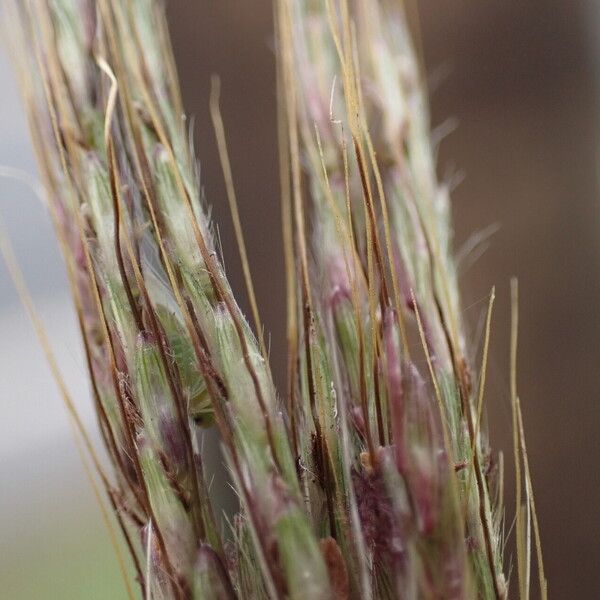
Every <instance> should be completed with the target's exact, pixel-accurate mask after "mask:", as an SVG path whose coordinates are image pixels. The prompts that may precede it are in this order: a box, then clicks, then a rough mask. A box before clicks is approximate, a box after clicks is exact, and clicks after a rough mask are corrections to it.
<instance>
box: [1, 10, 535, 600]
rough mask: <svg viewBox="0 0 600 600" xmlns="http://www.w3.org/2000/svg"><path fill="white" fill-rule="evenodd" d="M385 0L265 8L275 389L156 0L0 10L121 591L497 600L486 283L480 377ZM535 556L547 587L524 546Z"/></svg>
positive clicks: (398, 14)
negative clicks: (227, 482) (113, 525)
mask: <svg viewBox="0 0 600 600" xmlns="http://www.w3.org/2000/svg"><path fill="white" fill-rule="evenodd" d="M400 4H401V3H398V2H392V1H391V0H382V1H375V0H366V1H360V2H359V1H356V2H350V1H348V0H276V2H275V13H274V14H275V24H276V33H275V37H276V49H277V65H278V66H277V80H278V97H279V112H278V122H279V144H280V157H281V160H280V163H281V170H280V171H281V172H280V179H281V195H282V198H281V206H282V219H283V231H284V240H285V243H284V255H285V258H286V269H287V291H288V336H287V342H288V347H287V356H288V373H287V376H288V385H287V387H286V389H285V390H282V391H280V392H279V393H278V391H277V390H276V389H275V385H274V383H273V376H272V373H271V370H270V366H269V357H268V354H267V351H266V346H265V344H264V342H263V337H262V330H261V324H260V321H259V317H258V310H257V309H256V307H255V301H254V293H253V291H252V286H251V282H250V281H248V285H249V290H250V298H251V304H252V306H253V313H254V315H253V316H254V322H255V323H254V325H255V326H256V327H255V328H254V329H253V327H251V325H250V324H249V322H248V321H247V320H246V318H245V316H244V314H243V313H242V311H241V310H240V308H239V306H238V304H237V302H236V299H235V298H234V296H233V293H232V289H231V286H230V284H229V281H228V279H227V275H226V273H225V270H224V268H223V264H222V262H221V259H220V257H219V254H218V252H217V249H216V244H215V240H214V235H213V227H212V224H211V220H210V217H209V213H208V209H207V207H206V205H205V202H204V198H203V197H202V195H201V193H200V182H199V180H198V171H197V169H196V159H195V157H194V152H193V147H192V144H191V142H190V133H189V130H188V124H187V121H186V119H185V116H184V111H183V106H182V101H181V97H180V91H179V84H178V81H177V74H176V70H175V65H174V60H173V56H172V51H171V47H170V42H169V35H168V31H167V26H166V21H165V16H164V8H163V6H162V3H161V2H159V1H158V0H129V1H127V0H36V1H34V0H26V1H25V2H17V1H16V0H14V1H11V2H9V6H8V8H7V17H8V22H10V29H11V30H10V32H8V33H9V37H10V40H11V44H12V47H13V49H14V53H13V54H14V56H15V61H16V65H17V73H18V75H19V78H20V84H21V88H22V93H23V98H24V102H25V106H26V109H27V114H28V118H29V123H30V127H31V134H32V138H33V141H34V146H35V149H36V152H37V157H38V162H39V166H40V172H41V175H42V178H43V183H44V187H45V190H46V193H47V197H48V205H49V208H50V213H51V216H52V218H53V220H54V225H55V228H56V232H57V235H58V238H59V241H60V244H61V248H62V251H63V253H64V258H65V262H66V268H67V273H68V276H69V281H70V284H71V292H72V295H73V299H74V304H75V308H76V313H77V318H78V322H79V326H80V329H81V335H82V339H83V343H84V350H85V357H86V360H87V366H88V373H89V379H90V387H91V391H92V399H93V401H94V403H95V407H96V412H97V415H98V423H99V428H100V431H101V433H102V437H103V440H104V444H105V447H106V450H107V452H108V455H109V457H110V462H111V465H112V474H111V475H107V474H105V473H104V472H103V471H102V467H101V466H100V465H97V466H98V469H99V476H100V481H101V483H102V485H103V486H104V492H105V495H106V498H107V499H108V500H109V502H110V504H111V505H112V507H113V509H114V513H115V515H116V516H117V521H118V523H119V525H120V528H121V532H122V535H123V537H124V539H125V541H126V543H127V547H128V549H129V551H130V554H131V558H132V564H133V568H134V570H135V577H136V579H137V582H138V584H139V589H140V594H141V597H143V598H152V599H155V600H159V599H188V598H190V599H191V598H194V599H213V598H214V599H228V600H229V599H232V598H244V599H250V598H256V599H261V598H276V599H279V598H291V599H305V598H310V599H315V600H319V599H322V600H325V599H329V598H336V599H349V598H378V599H379V598H381V599H385V598H448V599H449V598H457V599H458V598H486V599H487V598H490V599H492V598H495V599H501V598H506V597H507V596H508V578H507V573H508V569H509V567H510V565H509V564H508V561H507V560H506V559H505V557H504V546H505V542H506V540H505V539H504V533H503V517H504V513H503V505H502V500H503V498H502V495H503V494H502V470H503V463H502V460H501V459H500V460H499V459H498V458H497V457H496V456H495V455H494V454H493V453H492V451H491V449H490V447H489V442H488V436H487V432H486V429H485V427H484V424H485V422H486V421H485V418H484V408H483V404H484V396H485V378H486V365H487V349H488V342H489V335H490V329H491V317H492V307H493V301H494V292H493V290H492V292H491V293H490V298H489V308H488V313H487V323H486V330H485V339H484V344H483V347H484V350H483V356H482V357H481V360H480V359H479V358H478V357H477V356H476V355H475V352H474V349H473V347H472V346H471V345H470V344H469V338H468V337H467V336H466V334H465V325H464V323H463V321H462V316H461V315H462V313H461V310H460V299H459V293H458V286H457V278H456V270H455V267H454V261H453V259H452V251H451V224H450V208H449V198H448V190H447V188H446V187H445V186H444V185H441V184H440V183H439V182H438V181H437V178H436V174H435V165H434V161H433V156H434V153H433V150H432V147H431V143H430V140H429V122H428V114H427V99H426V95H425V91H424V86H423V83H422V73H420V71H419V68H418V61H417V60H416V57H415V53H414V51H413V49H412V46H411V41H410V36H409V33H408V30H407V26H406V22H405V16H404V13H403V10H402V8H401V6H400ZM212 108H213V117H214V121H215V125H216V128H217V137H218V140H219V147H220V151H221V155H222V157H223V159H224V163H223V166H224V171H225V175H226V179H227V182H228V189H229V191H230V196H231V197H230V200H231V201H232V208H233V217H234V222H235V224H236V227H237V226H238V224H239V223H238V222H239V218H238V217H237V210H236V208H235V202H234V197H233V196H234V195H233V186H232V182H231V178H230V167H229V163H228V158H227V152H226V147H225V145H224V132H223V124H222V121H221V119H220V115H219V113H218V106H217V105H216V104H215V102H213V106H212ZM202 143H205V140H202ZM211 143H212V142H211ZM211 200H212V201H213V202H216V201H218V199H214V198H213V199H211ZM238 237H239V239H240V249H241V250H242V259H243V262H244V265H245V268H246V273H247V274H248V273H249V269H248V265H247V259H246V257H245V250H244V247H243V237H242V236H241V232H240V231H239V228H238ZM515 305H516V302H515ZM514 314H515V316H516V312H515V313H514ZM513 342H514V343H513V354H512V356H513V360H512V361H511V362H512V363H513V371H512V372H513V377H512V381H511V389H512V405H513V409H514V426H515V458H516V461H517V475H518V478H519V485H518V490H517V501H518V514H517V528H516V529H517V535H516V537H517V549H518V552H517V567H518V568H517V572H518V589H519V594H520V596H521V597H522V598H527V597H528V596H529V587H530V578H531V575H530V570H531V569H530V563H529V561H530V559H529V548H530V546H531V541H530V536H531V533H530V531H531V525H530V523H531V521H532V522H533V526H534V527H533V529H534V533H535V539H536V542H537V543H539V531H538V525H537V519H536V518H535V505H534V503H533V493H532V489H531V481H530V477H529V468H528V463H527V457H526V453H525V445H524V440H523V427H522V422H521V419H520V411H519V401H518V397H517V392H516V375H515V373H516V320H515V324H514V327H513ZM206 428H216V429H217V431H218V433H219V437H220V443H221V445H222V449H223V454H224V456H225V458H226V463H227V467H228V469H229V472H230V475H231V481H232V483H233V487H234V489H235V491H236V493H237V495H238V498H239V513H238V514H236V515H235V516H233V518H231V520H230V521H229V520H228V521H227V526H225V520H224V518H223V517H222V515H221V514H220V512H221V511H220V509H219V506H218V505H217V504H215V499H214V498H213V497H212V496H211V493H210V490H209V483H208V481H207V478H206V475H205V472H204V467H203V454H202V443H201V442H202V435H203V431H205V430H206ZM522 481H524V482H525V494H524V495H523V492H522ZM537 563H538V568H539V572H540V589H541V593H542V595H543V596H545V594H546V587H545V586H546V584H545V578H544V574H543V566H542V561H541V550H539V551H538V560H537Z"/></svg>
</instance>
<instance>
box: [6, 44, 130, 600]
mask: <svg viewBox="0 0 600 600" xmlns="http://www.w3.org/2000/svg"><path fill="white" fill-rule="evenodd" d="M0 90H1V93H0V132H1V133H0V170H1V169H2V168H3V167H9V168H10V169H17V170H19V171H22V172H24V173H25V174H27V176H28V177H30V178H32V180H37V172H36V168H35V160H34V156H33V151H32V149H31V144H30V140H29V136H28V131H27V124H26V119H25V116H24V114H23V111H22V108H21V103H20V99H19V96H18V94H17V90H16V85H15V81H14V79H13V74H12V72H11V65H10V64H9V61H8V60H7V56H6V54H5V53H4V52H2V53H0ZM0 215H1V217H2V220H3V221H4V224H5V225H6V228H7V230H8V233H9V237H10V239H11V241H12V244H13V246H14V248H15V252H16V254H17V258H18V262H19V264H20V266H21V268H22V270H23V272H24V274H25V277H26V279H27V282H28V284H29V287H30V289H31V292H32V295H33V298H34V301H35V303H36V305H37V307H38V310H39V312H40V314H41V316H42V319H43V321H44V323H45V324H46V326H47V328H48V333H49V336H50V339H51V340H52V341H53V344H54V349H55V352H56V354H57V358H58V362H59V364H60V366H61V368H62V370H63V374H64V378H65V380H66V381H67V383H68V385H69V389H70V390H71V393H72V395H73V398H74V399H75V401H76V402H77V405H78V407H79V409H80V412H81V414H82V416H83V419H84V422H85V423H86V424H87V425H88V427H89V428H90V430H92V431H93V432H95V431H96V429H95V420H94V416H93V413H92V410H91V402H89V394H88V388H87V382H86V377H85V368H84V364H83V361H82V356H81V348H80V343H79V337H78V333H77V328H76V323H75V319H74V314H73V309H72V304H71V300H70V298H69V296H68V287H67V281H66V276H65V273H64V269H63V265H62V260H61V257H60V253H59V250H58V247H57V243H56V241H55V238H54V234H53V230H52V226H51V222H50V218H49V216H48V214H47V212H46V210H45V208H44V206H43V205H42V203H41V201H40V199H39V198H37V197H36V195H35V194H34V192H33V191H32V190H31V189H30V188H29V187H28V186H27V185H25V184H24V183H22V182H20V181H15V180H13V179H10V178H6V177H4V176H3V177H0ZM0 415H1V416H0V590H1V591H0V597H2V598H6V599H7V600H25V599H27V600H35V599H38V598H39V599H44V600H46V599H64V600H70V599H72V600H80V599H84V598H85V599H98V600H104V599H107V598H111V599H112V598H115V599H119V598H125V597H126V595H125V592H124V588H123V585H122V583H121V580H120V578H119V573H118V570H117V563H116V561H115V558H114V552H113V550H112V547H111V546H110V543H109V538H108V535H107V533H106V529H105V528H104V526H103V523H102V519H101V516H100V512H99V510H98V507H97V504H96V500H95V498H94V495H93V493H92V491H91V487H90V485H89V483H88V481H87V480H86V476H85V473H84V471H83V468H82V465H81V461H80V458H79V456H78V454H77V451H76V447H75V444H74V442H73V437H72V433H71V430H70V427H69V423H68V420H67V418H66V411H65V409H64V406H63V404H62V400H61V398H60V396H59V394H58V392H57V388H56V385H55V383H54V381H53V379H52V377H51V375H50V371H49V369H48V367H47V364H46V360H45V357H44V354H43V353H42V351H41V349H40V346H39V344H38V341H37V339H36V337H35V334H34V332H33V329H32V327H31V325H30V323H29V321H28V319H27V317H26V315H25V313H24V310H23V308H22V307H21V305H20V302H19V300H18V298H17V295H16V293H15V291H14V289H13V286H12V283H11V281H10V278H9V276H8V272H7V270H6V268H5V266H4V264H3V262H2V261H0Z"/></svg>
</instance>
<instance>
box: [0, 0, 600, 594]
mask: <svg viewBox="0 0 600 600" xmlns="http://www.w3.org/2000/svg"><path fill="white" fill-rule="evenodd" d="M399 1H400V0H399ZM416 4H417V2H416V1H415V2H413V3H412V6H413V7H414V6H415V5H416ZM411 14H412V15H413V19H412V20H413V25H415V29H417V28H418V30H419V32H420V34H419V38H420V47H421V49H422V55H423V58H424V63H425V65H426V67H427V73H428V82H429V86H430V91H431V109H432V127H433V128H437V127H439V126H444V124H447V123H448V122H450V123H451V124H452V125H453V131H452V133H451V134H450V135H448V136H447V137H446V138H445V139H444V141H443V142H442V143H441V145H440V149H439V159H438V164H439V174H440V177H442V178H452V180H453V181H457V182H458V181H460V184H459V185H458V186H457V188H456V189H455V191H454V193H453V196H452V198H453V209H454V220H455V231H456V236H455V239H456V248H457V249H459V248H460V247H461V246H462V245H463V244H464V243H465V242H466V240H468V238H469V236H470V235H471V234H472V233H473V232H476V231H481V230H483V229H485V228H486V227H488V226H490V225H493V224H497V225H498V231H497V233H495V235H494V236H493V237H492V238H491V240H490V247H489V250H488V251H487V252H486V254H484V255H483V256H482V257H481V258H480V259H479V260H478V261H477V262H476V263H475V264H474V265H472V266H470V267H469V269H467V270H465V271H464V272H463V273H462V275H461V283H462V289H463V300H464V302H463V306H464V307H465V308H464V310H465V315H466V318H467V320H468V322H469V323H470V325H471V327H472V331H473V332H474V335H475V332H476V331H477V324H478V322H479V320H480V318H481V315H482V312H483V310H484V309H485V303H486V298H487V294H488V293H489V290H490V288H491V287H492V285H495V286H496V292H497V304H496V310H495V313H494V322H493V332H492V350H491V356H492V357H493V358H492V363H491V377H490V385H489V387H488V391H489V394H488V397H487V402H488V411H489V415H490V422H491V429H492V440H493V443H494V446H495V447H496V448H498V449H504V451H505V454H506V458H507V465H510V463H511V450H510V406H509V395H508V334H509V298H508V296H509V288H508V285H509V279H510V277H511V276H512V275H517V276H518V277H519V281H520V294H521V313H520V315H521V327H520V359H519V389H520V395H521V398H522V404H523V410H524V419H525V426H526V430H527V443H528V451H529V458H530V463H531V469H532V473H533V478H534V486H535V493H536V502H537V506H538V511H539V518H540V522H541V527H542V539H543V545H544V555H545V560H546V570H547V574H548V578H549V583H550V596H551V597H552V598H557V599H558V598H565V599H570V598H595V597H597V595H598V592H597V578H598V564H599V561H600V514H599V511H598V507H599V506H600V479H599V476H600V475H599V473H600V469H599V461H600V441H599V432H600V414H599V412H600V402H599V400H600V398H599V392H598V390H599V389H600V375H599V365H600V318H599V314H600V193H599V181H600V153H599V149H600V2H598V1H597V0H587V1H586V0H569V1H565V0H529V1H528V2H520V1H519V0H487V1H486V2H480V1H478V0H451V1H446V2H439V0H419V1H418V18H416V11H411ZM168 15H169V21H170V26H171V32H172V37H173V43H174V47H175V54H176V59H177V63H178V66H179V71H180V76H181V83H182V87H183V95H184V101H185V105H186V108H187V111H188V112H189V113H190V114H191V115H194V116H195V120H196V126H195V139H196V148H197V152H198V155H199V157H200V161H201V169H202V182H203V185H204V188H205V190H206V195H207V198H208V200H209V202H210V203H211V205H212V207H213V212H214V215H215V218H216V220H217V222H218V223H219V231H220V237H221V241H222V245H223V249H224V255H225V261H226V266H227V270H228V273H229V275H230V279H232V281H233V282H234V287H235V288H236V289H237V291H238V292H239V295H240V297H243V280H242V275H241V269H240V265H239V262H238V259H237V252H236V248H235V241H234V236H233V232H232V227H231V224H230V219H229V215H228V209H227V207H226V203H225V199H224V198H225V196H224V186H223V182H222V177H221V171H220V166H219V162H218V157H217V152H216V145H215V141H214V136H213V132H212V127H211V126H210V120H209V115H208V93H209V80H210V76H211V74H212V73H218V74H220V76H221V79H222V108H223V115H224V119H225V124H226V128H227V132H228V138H229V148H230V153H231V159H232V164H233V168H234V175H235V180H236V185H237V188H238V195H239V201H240V212H241V214H242V220H243V223H244V224H245V233H246V237H247V244H248V253H249V255H250V260H251V265H252V269H253V275H254V278H255V286H256V289H257V294H258V299H259V303H260V306H261V309H262V314H263V320H264V321H265V322H266V325H267V328H268V330H269V331H270V332H271V347H272V362H273V367H274V369H275V372H276V373H280V374H281V373H283V372H284V368H285V365H284V357H283V354H284V353H283V349H284V322H285V314H284V310H285V308H284V306H285V305H284V297H283V290H284V287H283V261H282V253H281V235H280V227H279V222H280V218H279V204H278V184H277V175H276V173H277V149H276V130H275V93H274V57H273V51H272V22H271V21H272V18H271V17H272V12H271V5H270V2H269V1H268V0H254V1H252V2H242V1H241V0H220V1H219V2H209V1H206V2H182V1H180V0H171V1H170V2H169V3H168ZM417 23H418V27H417ZM0 86H1V89H2V93H1V94H0V166H1V167H0V169H1V172H2V174H3V175H7V174H8V173H7V167H10V168H12V169H20V170H22V171H24V172H25V173H27V174H29V177H31V178H34V179H35V177H36V169H35V164H34V160H33V155H32V151H31V149H30V145H29V141H28V137H27V128H26V124H25V120H24V116H23V113H22V109H21V107H20V102H19V98H18V95H17V92H16V89H15V85H14V82H13V79H12V76H11V72H10V67H9V60H8V58H7V57H6V55H5V54H2V55H1V56H0ZM0 211H1V213H2V215H3V218H4V220H5V221H6V223H7V226H8V230H9V233H10V236H11V238H12V240H13V242H14V244H15V246H16V250H17V254H18V257H19V261H20V264H21V266H22V267H23V269H24V271H25V274H26V276H27V279H28V281H29V283H30V286H31V288H32V291H33V294H34V297H35V299H36V302H37V305H38V307H39V310H40V312H41V314H42V317H43V318H44V319H45V322H46V323H47V326H48V329H49V333H50V335H51V338H52V339H53V341H54V346H55V350H56V352H57V355H58V357H59V361H60V363H61V365H62V367H63V370H64V373H65V378H66V379H67V381H68V383H69V384H70V386H71V389H72V390H73V393H74V396H75V397H76V398H77V401H78V404H79V406H80V407H81V411H82V413H83V415H84V418H85V420H86V421H87V422H88V423H90V424H91V425H93V423H94V420H93V415H92V414H91V410H90V405H91V403H89V402H88V393H87V388H86V382H85V369H84V366H83V362H82V360H81V350H80V346H79V342H78V337H77V332H76V327H75V321H74V318H73V314H72V307H71V304H70V301H69V298H68V296H67V295H66V281H65V276H64V273H63V269H62V264H61V260H60V256H59V253H58V250H57V247H56V243H55V242H54V238H53V234H52V230H51V227H50V223H49V219H48V217H47V215H46V213H45V210H44V208H43V206H42V204H41V202H40V201H39V200H38V199H37V198H36V196H35V194H34V192H33V191H32V190H31V189H30V188H29V187H28V186H27V185H24V184H23V183H20V182H16V181H15V180H14V179H13V178H6V177H1V178H0ZM507 470H509V471H510V469H507ZM511 490H512V482H511V480H510V477H509V481H508V489H507V496H508V497H510V494H511ZM512 514H513V513H512V505H511V502H510V500H509V501H508V502H507V529H508V528H509V526H510V524H511V521H512V516H511V515H512ZM0 590H2V591H1V593H0V596H2V597H3V598H7V599H11V600H21V599H26V598H27V599H37V598H44V599H59V598H60V599H65V600H70V599H73V600H75V599H77V600H78V599H84V598H85V599H88V598H90V599H102V600H103V599H109V598H110V599H113V598H114V599H120V598H124V597H125V594H124V592H123V590H122V586H121V584H120V582H119V578H118V573H117V568H116V563H115V561H114V558H113V556H112V551H111V548H110V546H109V542H108V537H107V535H106V533H105V530H104V529H103V526H102V524H101V519H100V515H99V512H98V510H97V508H96V506H95V504H94V499H93V495H92V493H91V491H90V489H89V485H88V484H87V483H86V480H85V476H84V473H83V471H82V468H81V466H80V462H79V459H78V457H77V454H76V451H75V448H74V444H73V442H72V439H71V437H70V433H69V427H68V422H67V420H66V417H65V413H64V409H63V408H62V405H61V401H60V399H59V397H58V395H57V393H56V391H55V387H54V384H53V382H52V379H51V378H50V375H49V372H48V369H47V367H46V365H45V362H44V357H43V354H42V353H41V351H40V350H39V348H38V345H37V342H36V340H35V337H34V335H33V333H32V331H31V328H30V327H29V325H28V322H27V319H26V318H25V316H24V314H23V311H22V309H21V308H20V306H19V303H18V300H17V298H16V295H15V294H14V292H13V290H12V287H11V285H10V282H9V278H8V274H7V273H6V270H5V269H4V267H3V266H0Z"/></svg>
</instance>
